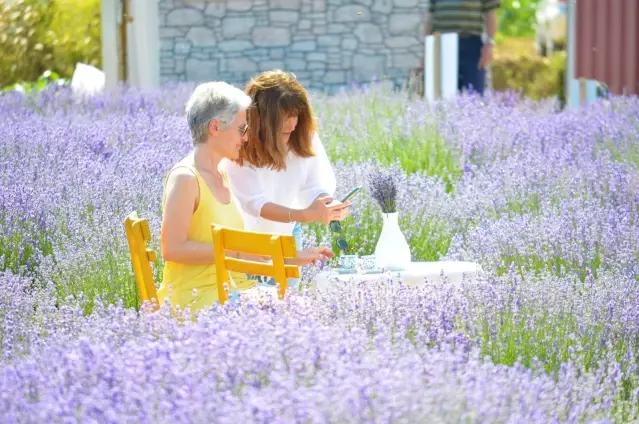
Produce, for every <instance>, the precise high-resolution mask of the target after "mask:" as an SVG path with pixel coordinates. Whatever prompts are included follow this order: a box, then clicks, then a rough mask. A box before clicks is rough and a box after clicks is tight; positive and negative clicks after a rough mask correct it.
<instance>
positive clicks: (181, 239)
mask: <svg viewBox="0 0 639 424" xmlns="http://www.w3.org/2000/svg"><path fill="white" fill-rule="evenodd" d="M198 191H199V190H198V182H197V179H196V177H195V175H193V174H192V173H191V172H190V171H189V170H188V169H187V168H177V169H175V170H174V171H173V172H171V174H170V175H169V178H168V179H167V184H166V197H165V201H164V202H165V203H164V216H163V217H162V229H161V236H160V243H161V248H162V257H163V258H164V260H165V261H171V262H178V263H182V264H190V265H208V264H214V263H215V252H214V249H213V244H212V243H210V244H209V243H200V242H197V241H192V240H188V231H189V226H190V225H191V218H192V217H193V211H194V210H195V207H196V201H197V196H198ZM212 241H213V234H212V233H211V242H212ZM226 256H227V257H232V258H236V259H245V260H251V261H266V260H267V258H265V257H262V256H257V255H250V254H239V253H237V252H231V251H230V250H227V251H226Z"/></svg>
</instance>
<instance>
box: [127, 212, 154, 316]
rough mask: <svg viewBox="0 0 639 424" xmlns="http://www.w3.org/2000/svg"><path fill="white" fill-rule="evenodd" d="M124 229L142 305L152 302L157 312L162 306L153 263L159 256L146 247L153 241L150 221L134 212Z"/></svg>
mask: <svg viewBox="0 0 639 424" xmlns="http://www.w3.org/2000/svg"><path fill="white" fill-rule="evenodd" d="M124 228H125V230H126V239H127V240H128V242H129V252H130V253H131V263H132V264H133V273H134V274H135V283H136V285H137V288H138V294H139V295H140V300H141V301H142V303H144V302H146V301H149V302H151V305H152V311H156V310H157V309H158V308H159V306H160V305H159V303H158V296H157V291H156V289H155V283H154V280H153V270H152V269H151V262H154V263H155V262H157V255H156V254H155V251H154V250H152V249H149V248H147V247H146V243H148V242H150V241H151V228H150V227H149V221H148V220H147V219H146V218H140V217H138V213H137V212H135V211H133V212H131V214H130V215H129V216H127V217H126V219H125V220H124Z"/></svg>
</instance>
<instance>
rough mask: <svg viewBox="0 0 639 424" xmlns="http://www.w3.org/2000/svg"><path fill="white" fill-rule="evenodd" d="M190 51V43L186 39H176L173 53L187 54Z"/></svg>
mask: <svg viewBox="0 0 639 424" xmlns="http://www.w3.org/2000/svg"><path fill="white" fill-rule="evenodd" d="M190 51H191V43H190V42H189V41H188V40H178V41H176V43H175V54H177V55H184V56H186V55H188V54H189V52H190Z"/></svg>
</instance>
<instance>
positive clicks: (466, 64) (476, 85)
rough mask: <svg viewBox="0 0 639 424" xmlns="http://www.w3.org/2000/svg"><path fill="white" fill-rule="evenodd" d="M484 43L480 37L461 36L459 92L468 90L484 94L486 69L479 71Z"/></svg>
mask: <svg viewBox="0 0 639 424" xmlns="http://www.w3.org/2000/svg"><path fill="white" fill-rule="evenodd" d="M483 46H484V42H483V41H482V40H481V37H480V36H478V35H461V34H460V36H459V59H458V60H459V75H458V80H457V88H458V89H459V91H462V89H464V88H465V89H466V90H467V91H470V90H471V89H472V91H474V92H477V93H479V94H482V95H483V94H484V86H485V83H486V69H485V68H482V69H479V68H478V66H479V60H480V59H481V49H482V47H483Z"/></svg>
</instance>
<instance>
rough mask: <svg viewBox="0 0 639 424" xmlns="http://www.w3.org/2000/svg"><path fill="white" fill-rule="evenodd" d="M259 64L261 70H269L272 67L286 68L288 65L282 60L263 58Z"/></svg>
mask: <svg viewBox="0 0 639 424" xmlns="http://www.w3.org/2000/svg"><path fill="white" fill-rule="evenodd" d="M258 66H259V68H260V72H261V71H268V70H271V69H284V68H285V67H286V66H285V65H284V62H283V61H281V60H263V61H261V62H258Z"/></svg>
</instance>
